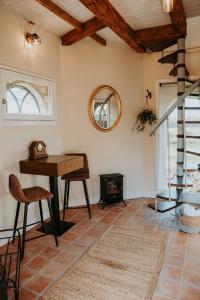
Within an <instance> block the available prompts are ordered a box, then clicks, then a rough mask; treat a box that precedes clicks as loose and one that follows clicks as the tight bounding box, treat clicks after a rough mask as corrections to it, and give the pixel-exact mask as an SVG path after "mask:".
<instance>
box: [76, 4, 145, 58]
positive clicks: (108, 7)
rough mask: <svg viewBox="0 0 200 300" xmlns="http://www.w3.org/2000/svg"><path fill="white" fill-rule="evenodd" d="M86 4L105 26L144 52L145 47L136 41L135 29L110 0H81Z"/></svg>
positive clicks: (131, 45) (135, 48)
mask: <svg viewBox="0 0 200 300" xmlns="http://www.w3.org/2000/svg"><path fill="white" fill-rule="evenodd" d="M79 1H80V2H81V3H82V4H83V5H85V6H86V7H87V8H88V9H89V10H90V11H92V12H93V14H94V15H95V16H96V17H97V18H98V19H99V20H100V21H101V22H102V23H103V24H105V26H108V27H109V28H111V29H112V30H113V31H114V32H115V33H116V34H117V35H118V36H119V37H120V38H121V39H123V40H124V41H125V42H126V43H127V44H128V45H129V46H130V47H131V48H132V49H134V50H135V51H137V52H140V53H144V49H143V48H142V47H141V46H139V45H138V44H137V42H136V41H135V31H134V30H133V29H132V28H131V27H130V26H129V25H128V24H127V23H126V21H125V20H124V18H123V17H122V16H121V15H120V14H119V13H118V11H117V10H116V9H115V8H114V7H113V6H112V4H111V3H110V2H109V1H108V0H79Z"/></svg>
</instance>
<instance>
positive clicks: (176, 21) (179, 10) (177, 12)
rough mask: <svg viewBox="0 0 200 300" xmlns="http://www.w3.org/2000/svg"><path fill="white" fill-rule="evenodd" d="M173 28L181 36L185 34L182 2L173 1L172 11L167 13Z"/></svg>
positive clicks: (185, 26) (185, 22) (185, 25)
mask: <svg viewBox="0 0 200 300" xmlns="http://www.w3.org/2000/svg"><path fill="white" fill-rule="evenodd" d="M169 16H170V18H171V21H172V25H173V27H174V28H175V29H176V30H177V31H178V32H179V33H180V34H181V36H184V37H185V36H186V34H187V21H186V17H185V11H184V8H183V3H182V0H174V5H173V10H172V11H171V12H170V13H169Z"/></svg>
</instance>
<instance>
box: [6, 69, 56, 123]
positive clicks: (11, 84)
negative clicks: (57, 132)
mask: <svg viewBox="0 0 200 300" xmlns="http://www.w3.org/2000/svg"><path fill="white" fill-rule="evenodd" d="M0 73H1V91H2V98H3V102H2V104H3V109H2V113H3V114H2V116H3V119H6V120H7V119H8V120H54V119H55V116H54V111H53V108H54V105H53V101H54V95H55V81H54V80H50V79H44V78H39V77H36V76H32V75H28V74H23V73H19V72H14V71H11V70H4V69H0Z"/></svg>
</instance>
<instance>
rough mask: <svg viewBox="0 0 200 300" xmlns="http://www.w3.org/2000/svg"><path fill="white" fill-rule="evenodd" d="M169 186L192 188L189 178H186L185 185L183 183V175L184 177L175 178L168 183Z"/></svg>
mask: <svg viewBox="0 0 200 300" xmlns="http://www.w3.org/2000/svg"><path fill="white" fill-rule="evenodd" d="M170 185H171V186H174V187H179V188H183V187H193V183H192V182H191V180H190V179H189V178H187V177H186V183H185V175H184V176H176V177H175V178H173V179H172V180H171V181H170Z"/></svg>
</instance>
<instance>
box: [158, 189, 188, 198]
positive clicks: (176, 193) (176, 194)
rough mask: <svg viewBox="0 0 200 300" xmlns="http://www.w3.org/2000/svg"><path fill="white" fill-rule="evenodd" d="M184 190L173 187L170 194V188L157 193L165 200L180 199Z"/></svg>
mask: <svg viewBox="0 0 200 300" xmlns="http://www.w3.org/2000/svg"><path fill="white" fill-rule="evenodd" d="M181 194H182V190H177V189H176V188H171V189H170V195H169V189H168V190H167V191H165V192H163V193H160V194H157V198H158V199H163V200H169V199H171V200H172V201H178V200H179V199H180V197H181Z"/></svg>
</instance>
